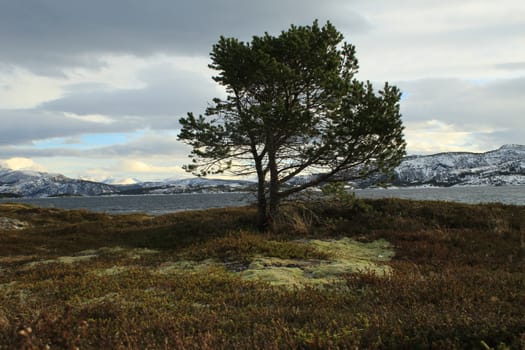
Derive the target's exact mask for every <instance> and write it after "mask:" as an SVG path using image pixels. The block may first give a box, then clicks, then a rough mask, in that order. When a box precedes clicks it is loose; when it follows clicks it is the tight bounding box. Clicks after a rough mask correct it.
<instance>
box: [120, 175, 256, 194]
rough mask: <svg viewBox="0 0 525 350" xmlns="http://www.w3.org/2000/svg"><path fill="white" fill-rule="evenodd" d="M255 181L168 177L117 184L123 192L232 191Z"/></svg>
mask: <svg viewBox="0 0 525 350" xmlns="http://www.w3.org/2000/svg"><path fill="white" fill-rule="evenodd" d="M252 186H253V182H251V181H244V180H225V179H207V178H191V179H166V180H163V181H150V182H141V183H136V184H132V185H124V186H117V187H118V188H119V190H120V191H121V193H123V194H173V193H191V192H232V191H242V190H247V189H249V188H251V187H252Z"/></svg>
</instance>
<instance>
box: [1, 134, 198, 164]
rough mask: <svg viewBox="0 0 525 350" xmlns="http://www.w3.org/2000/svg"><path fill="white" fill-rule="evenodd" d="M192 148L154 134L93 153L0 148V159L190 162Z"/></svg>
mask: <svg viewBox="0 0 525 350" xmlns="http://www.w3.org/2000/svg"><path fill="white" fill-rule="evenodd" d="M189 152H190V148H189V147H188V146H187V145H186V144H184V143H182V142H180V141H178V140H177V138H176V137H175V136H174V135H167V134H163V133H150V134H148V135H145V136H143V137H140V138H138V139H134V140H131V141H130V142H127V143H122V144H115V145H111V146H104V147H93V148H89V149H75V148H66V147H54V148H45V149H37V148H33V147H13V146H7V145H3V144H0V159H6V158H11V157H27V158H42V157H78V158H92V159H97V158H98V159H107V158H120V157H124V158H125V157H137V158H141V157H142V158H152V157H169V158H170V159H174V160H175V159H182V160H187V156H188V154H189Z"/></svg>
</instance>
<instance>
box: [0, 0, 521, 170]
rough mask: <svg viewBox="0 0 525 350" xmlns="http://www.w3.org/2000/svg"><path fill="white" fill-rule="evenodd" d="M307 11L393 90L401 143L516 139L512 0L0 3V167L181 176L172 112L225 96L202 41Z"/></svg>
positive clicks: (517, 67) (517, 35)
mask: <svg viewBox="0 0 525 350" xmlns="http://www.w3.org/2000/svg"><path fill="white" fill-rule="evenodd" d="M314 19H319V21H320V22H321V23H322V24H323V23H324V22H326V21H327V20H329V21H331V22H332V23H333V24H334V25H335V26H336V28H337V29H338V30H339V31H341V32H342V33H343V34H344V37H345V40H346V41H347V42H350V43H352V44H354V45H355V46H356V48H357V56H358V59H359V63H360V72H359V75H358V78H359V79H362V80H371V81H373V82H374V83H375V84H378V85H382V84H383V82H384V81H388V82H390V83H392V84H395V85H398V86H399V87H400V88H401V90H402V92H403V99H402V102H401V111H402V114H403V121H404V125H405V127H406V129H405V137H406V140H407V143H408V149H407V151H408V153H409V154H430V153H437V152H443V151H470V152H483V151H488V150H491V149H495V148H498V147H500V146H501V145H503V144H507V143H518V144H525V1H523V0H499V1H494V0H475V1H469V0H398V1H393V0H325V1H323V2H320V1H318V0H279V1H277V0H265V1H250V0H192V1H178V0H150V1H143V0H140V1H139V0H89V1H84V0H0V166H4V167H10V168H12V169H33V170H42V171H49V172H55V173H63V174H65V175H67V176H71V177H83V178H89V179H96V180H102V179H105V178H107V177H114V178H117V179H123V178H127V177H135V178H139V179H142V180H151V179H164V178H172V177H185V176H189V175H188V174H185V173H184V172H183V171H182V170H181V168H180V166H181V165H182V164H185V163H187V162H188V158H187V155H188V153H189V149H188V148H187V147H186V146H185V145H183V144H181V143H179V142H178V141H177V139H176V138H177V132H178V131H177V128H178V122H177V121H178V119H179V118H180V117H182V116H184V115H185V114H186V112H189V111H192V112H195V113H196V114H198V113H202V112H203V110H204V108H205V107H206V105H207V103H208V102H209V101H210V100H211V99H212V98H213V97H217V96H221V95H222V94H223V92H222V90H221V89H220V88H219V87H218V86H217V85H216V84H215V83H214V82H213V81H212V80H211V76H212V75H213V72H211V71H210V70H209V69H208V68H207V65H208V63H209V52H210V49H211V46H212V45H213V44H214V43H215V42H216V41H217V39H218V38H219V36H220V35H225V36H233V37H237V38H240V39H242V40H250V38H251V37H252V36H253V35H261V34H263V33H264V32H266V31H267V32H269V33H271V34H278V33H279V32H280V31H281V30H286V29H288V28H289V26H290V25H291V24H297V25H309V24H311V23H312V22H313V20H314Z"/></svg>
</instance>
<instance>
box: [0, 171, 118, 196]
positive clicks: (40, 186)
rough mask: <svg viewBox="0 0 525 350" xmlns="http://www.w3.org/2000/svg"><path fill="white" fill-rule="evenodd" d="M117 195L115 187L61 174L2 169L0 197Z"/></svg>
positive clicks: (0, 174)
mask: <svg viewBox="0 0 525 350" xmlns="http://www.w3.org/2000/svg"><path fill="white" fill-rule="evenodd" d="M112 193H116V189H115V188H114V187H113V186H110V185H106V184H103V183H98V182H92V181H85V180H78V179H70V178H68V177H65V176H63V175H59V174H49V173H41V172H36V171H26V170H10V169H5V168H0V196H3V197H56V196H98V195H102V194H112Z"/></svg>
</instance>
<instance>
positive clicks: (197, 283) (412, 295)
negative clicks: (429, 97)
mask: <svg viewBox="0 0 525 350" xmlns="http://www.w3.org/2000/svg"><path fill="white" fill-rule="evenodd" d="M0 217H1V218H2V220H0V222H1V223H2V226H1V227H2V228H0V349H45V348H50V349H73V348H76V347H78V348H80V349H232V348H237V349H253V348H265V349H281V348H312V349H316V348H317V349H340V348H350V349H353V348H371V349H374V348H378V349H391V348H411V349H412V348H416V349H417V348H440V349H441V348H442V349H454V348H474V349H476V348H478V349H488V348H495V349H496V348H499V349H506V348H510V349H520V348H523V347H525V242H524V236H525V222H524V220H525V208H524V207H519V206H507V205H500V204H490V205H489V204H487V205H466V204H454V203H444V202H418V201H405V200H395V199H384V200H370V201H366V202H360V201H357V200H355V199H354V198H351V197H349V198H343V199H342V200H341V198H339V199H338V200H333V201H330V202H324V203H319V202H317V203H293V204H289V205H285V206H284V207H283V210H282V213H281V216H280V218H279V219H278V220H276V222H275V227H274V232H267V233H260V232H258V231H257V229H256V221H257V220H256V218H257V209H256V208H252V207H244V208H228V209H212V210H206V211H190V212H182V213H176V214H170V215H164V216H158V217H152V216H148V215H142V214H135V215H119V216H111V215H107V214H97V213H92V212H88V211H64V210H58V209H42V208H35V207H30V206H25V205H0Z"/></svg>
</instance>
